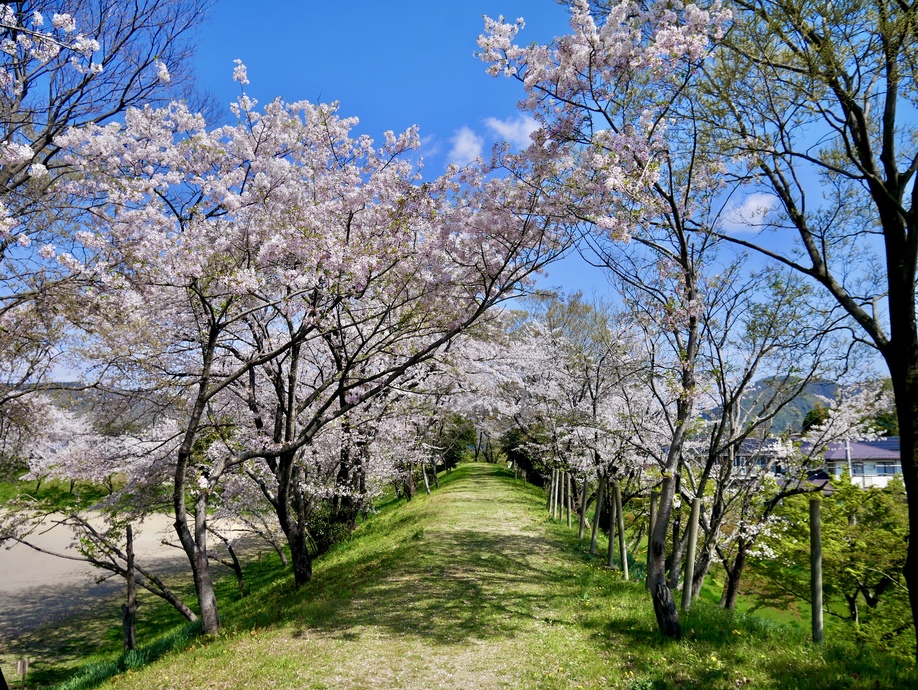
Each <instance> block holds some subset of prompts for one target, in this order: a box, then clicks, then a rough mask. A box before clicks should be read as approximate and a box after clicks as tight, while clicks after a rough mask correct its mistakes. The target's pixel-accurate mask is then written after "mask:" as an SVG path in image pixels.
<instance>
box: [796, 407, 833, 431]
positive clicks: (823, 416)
mask: <svg viewBox="0 0 918 690" xmlns="http://www.w3.org/2000/svg"><path fill="white" fill-rule="evenodd" d="M828 419H829V408H827V407H826V406H825V405H823V404H822V403H817V404H816V407H814V408H813V409H811V410H810V411H809V412H807V413H806V415H805V416H804V417H803V424H801V425H800V433H801V434H805V433H806V432H807V431H809V430H810V427H812V426H815V425H817V424H823V423H824V422H826V421H827V420H828Z"/></svg>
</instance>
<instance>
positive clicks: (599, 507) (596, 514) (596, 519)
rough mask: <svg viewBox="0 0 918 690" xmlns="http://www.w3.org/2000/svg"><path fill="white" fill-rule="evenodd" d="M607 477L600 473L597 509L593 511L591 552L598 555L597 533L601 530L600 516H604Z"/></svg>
mask: <svg viewBox="0 0 918 690" xmlns="http://www.w3.org/2000/svg"><path fill="white" fill-rule="evenodd" d="M605 489H606V478H605V477H604V476H602V475H599V488H597V489H596V511H595V512H594V513H593V535H592V538H591V539H590V553H591V554H593V555H596V535H597V534H598V532H599V518H600V517H601V516H602V502H603V499H604V498H605V496H604V495H603V494H605Z"/></svg>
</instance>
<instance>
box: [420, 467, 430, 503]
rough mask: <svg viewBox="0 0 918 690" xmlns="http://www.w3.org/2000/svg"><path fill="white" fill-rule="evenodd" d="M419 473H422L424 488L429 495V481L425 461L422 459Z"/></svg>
mask: <svg viewBox="0 0 918 690" xmlns="http://www.w3.org/2000/svg"><path fill="white" fill-rule="evenodd" d="M421 474H423V475H424V488H425V489H426V490H427V495H428V496H430V482H429V481H428V480H427V463H425V462H424V461H423V460H422V461H421Z"/></svg>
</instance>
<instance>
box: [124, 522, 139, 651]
mask: <svg viewBox="0 0 918 690" xmlns="http://www.w3.org/2000/svg"><path fill="white" fill-rule="evenodd" d="M125 555H126V556H127V564H126V565H127V603H125V604H122V605H121V623H122V626H123V628H124V651H125V652H130V651H131V650H133V649H135V648H136V647H137V625H136V624H137V582H136V581H135V579H134V534H133V531H132V529H131V526H130V525H128V526H127V551H126V552H125Z"/></svg>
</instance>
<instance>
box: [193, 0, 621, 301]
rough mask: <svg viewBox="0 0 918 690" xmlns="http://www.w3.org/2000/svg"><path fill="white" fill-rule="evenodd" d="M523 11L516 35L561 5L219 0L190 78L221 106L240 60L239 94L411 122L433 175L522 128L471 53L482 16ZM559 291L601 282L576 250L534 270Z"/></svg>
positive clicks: (552, 21) (378, 130)
mask: <svg viewBox="0 0 918 690" xmlns="http://www.w3.org/2000/svg"><path fill="white" fill-rule="evenodd" d="M486 14H487V15H488V16H491V17H495V18H496V17H497V16H498V15H504V16H505V17H507V18H512V19H516V18H517V17H524V18H525V19H526V28H525V30H524V31H523V32H522V33H521V35H520V36H519V40H520V41H522V42H527V43H528V42H531V41H538V42H548V41H550V40H551V39H552V38H554V37H555V36H558V35H562V34H564V33H566V31H567V28H568V25H567V21H568V11H567V8H566V7H565V6H563V5H560V4H558V3H556V2H554V0H461V1H459V2H438V1H437V0H398V1H397V2H396V1H393V0H389V1H381V0H377V1H375V2H373V1H370V0H352V1H351V2H349V3H345V4H343V5H339V4H336V3H329V2H319V1H317V0H304V1H301V2H295V1H293V0H273V1H272V0H268V1H267V2H265V3H262V4H260V5H259V7H258V10H257V11H255V10H254V8H253V5H252V3H251V2H243V1H242V0H218V2H217V3H216V5H215V6H214V8H213V9H212V10H211V13H210V17H209V20H208V22H207V23H206V24H205V26H204V27H203V28H202V29H201V31H200V33H199V39H198V48H197V56H196V59H195V69H196V72H197V78H198V83H199V85H200V86H201V87H203V88H204V89H206V90H208V91H210V92H211V93H212V94H213V95H214V96H216V98H217V99H218V101H219V102H220V103H221V104H222V105H224V106H227V111H226V112H227V115H229V113H228V105H229V103H231V102H232V101H233V100H234V99H235V98H236V97H237V96H238V95H239V92H240V87H239V85H238V84H236V83H235V82H233V80H232V73H233V66H234V65H233V61H234V60H236V59H240V60H242V61H243V63H244V64H245V65H246V67H247V70H248V78H249V81H250V84H249V85H248V86H246V92H247V93H248V95H249V96H251V97H253V98H256V99H258V101H259V102H260V103H262V104H263V103H267V102H268V101H270V100H273V99H274V98H276V97H278V96H280V97H282V98H283V99H284V100H287V101H294V100H302V99H305V100H309V101H313V102H330V101H339V103H340V111H339V112H340V114H341V115H342V116H346V117H358V118H360V126H359V127H358V131H360V132H361V133H365V134H368V135H370V136H371V137H373V138H374V139H377V140H380V139H381V138H382V134H383V132H385V131H386V130H388V129H392V130H395V131H402V130H404V129H406V128H408V127H410V126H411V125H414V124H416V125H418V126H419V127H420V134H421V139H422V142H423V145H422V149H421V154H422V155H423V158H424V162H425V168H426V169H427V170H428V171H430V172H431V173H432V174H438V173H440V172H442V171H443V169H444V168H445V167H446V165H447V164H448V163H450V162H455V163H458V164H464V163H468V162H469V161H470V160H471V158H472V157H473V156H474V154H475V153H476V151H477V150H479V149H480V150H481V152H482V153H484V154H485V156H487V154H488V152H489V151H490V148H491V145H492V144H494V143H495V142H497V141H499V140H503V139H506V140H508V141H511V142H514V141H519V142H524V141H526V140H527V138H528V131H529V129H530V128H531V125H529V124H528V123H527V122H526V120H525V119H524V118H523V117H522V115H521V114H520V113H519V112H518V111H517V109H516V102H517V101H518V100H519V99H520V98H521V97H522V95H523V90H522V87H521V86H520V85H519V84H518V83H517V82H514V81H511V80H508V79H505V78H503V77H500V78H494V77H490V76H488V75H487V74H486V73H485V67H486V66H485V64H484V63H482V62H481V61H480V60H478V59H477V58H476V57H475V52H476V50H477V45H476V39H477V38H478V35H479V34H480V33H481V32H482V31H483V29H484V20H483V15H486ZM542 284H543V286H544V287H562V288H563V289H565V290H566V291H573V290H578V289H579V290H583V291H584V292H585V293H586V294H587V295H590V294H591V293H592V292H593V291H594V290H595V291H596V292H597V293H598V294H601V295H604V294H606V292H607V291H608V288H607V283H606V280H605V277H604V276H603V274H602V273H601V272H600V271H598V270H593V269H590V267H589V266H586V265H585V264H583V262H582V261H579V260H577V259H576V258H573V259H568V260H565V261H564V262H562V263H560V264H558V265H556V266H555V268H553V269H552V270H551V272H550V275H549V277H548V278H547V279H546V280H544V281H542Z"/></svg>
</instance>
